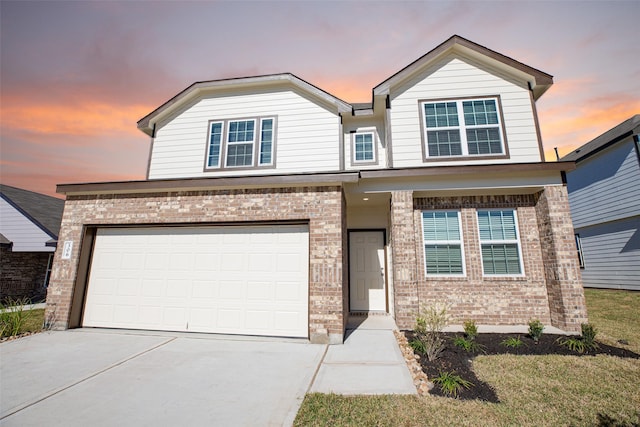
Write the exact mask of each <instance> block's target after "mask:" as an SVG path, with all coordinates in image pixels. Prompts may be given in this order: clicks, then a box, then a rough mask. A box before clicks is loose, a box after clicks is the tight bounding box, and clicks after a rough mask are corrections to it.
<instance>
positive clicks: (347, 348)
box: [310, 316, 417, 395]
mask: <svg viewBox="0 0 640 427" xmlns="http://www.w3.org/2000/svg"><path fill="white" fill-rule="evenodd" d="M394 329H397V327H396V325H395V322H394V321H393V318H391V317H390V316H368V317H367V316H352V317H351V318H350V319H349V324H348V326H347V337H346V339H345V342H344V345H333V346H329V348H328V349H327V353H326V354H325V356H324V359H323V360H322V363H321V365H320V369H319V370H318V374H317V375H316V378H315V381H314V382H313V385H312V386H311V389H310V391H311V392H318V393H337V394H346V395H352V394H416V393H417V392H416V388H415V386H414V385H413V379H412V378H411V374H410V372H409V369H408V368H407V365H406V362H405V360H404V358H403V357H402V353H401V352H400V349H399V348H398V343H397V341H396V338H395V336H394V335H393V330H394Z"/></svg>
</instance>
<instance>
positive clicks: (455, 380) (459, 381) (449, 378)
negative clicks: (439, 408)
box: [433, 372, 473, 397]
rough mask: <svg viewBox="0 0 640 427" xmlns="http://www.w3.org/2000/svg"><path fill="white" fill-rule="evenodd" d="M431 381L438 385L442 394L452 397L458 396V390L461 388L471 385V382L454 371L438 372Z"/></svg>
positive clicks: (467, 387)
mask: <svg viewBox="0 0 640 427" xmlns="http://www.w3.org/2000/svg"><path fill="white" fill-rule="evenodd" d="M433 382H434V383H436V384H438V385H440V389H441V390H442V392H443V393H444V394H446V395H448V396H453V397H458V394H459V393H460V390H462V389H463V388H466V389H469V388H471V387H472V386H473V383H471V382H469V381H467V380H465V379H463V378H462V377H460V375H456V373H455V372H440V375H438V377H437V378H434V379H433Z"/></svg>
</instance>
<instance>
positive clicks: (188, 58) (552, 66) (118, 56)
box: [0, 0, 640, 194]
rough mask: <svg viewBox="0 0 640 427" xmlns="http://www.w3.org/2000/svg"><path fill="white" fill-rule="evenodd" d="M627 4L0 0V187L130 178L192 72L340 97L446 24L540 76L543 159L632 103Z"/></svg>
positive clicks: (411, 55)
mask: <svg viewBox="0 0 640 427" xmlns="http://www.w3.org/2000/svg"><path fill="white" fill-rule="evenodd" d="M638 16H640V2H638V1H622V2H615V1H607V2H577V1H571V2H569V1H563V2H520V1H517V2H516V1H513V2H489V1H484V2H481V1H476V2H435V1H434V2H432V1H427V2H424V1H421V2H403V1H395V2H391V1H389V2H387V1H383V2H373V1H350V2H348V1H329V2H315V1H290V2H273V1H262V2H248V1H238V2H224V1H192V2H189V1H186V2H177V1H167V2H159V1H135V2H134V1H74V2H58V1H46V2H34V1H28V2H26V1H18V2H14V1H6V0H3V1H2V2H0V43H1V46H0V47H1V50H0V79H1V80H0V95H1V105H0V108H1V111H0V112H1V114H2V115H1V118H2V120H1V127H0V137H1V140H0V144H1V145H0V150H1V151H0V166H1V169H2V171H1V180H2V182H3V183H4V184H9V185H15V186H19V187H23V188H27V189H30V190H34V191H39V192H43V193H47V194H54V193H55V185H56V184H59V183H70V182H92V181H104V180H108V181H111V180H128V179H144V174H145V167H146V164H147V156H148V150H149V138H148V137H147V136H146V135H144V134H142V133H141V132H140V131H138V130H137V128H136V122H137V120H139V119H140V118H142V117H143V116H144V115H146V114H147V113H148V112H150V111H152V110H153V109H154V108H156V107H157V106H158V105H160V104H161V103H163V102H164V101H166V100H167V99H169V98H171V97H172V96H173V95H175V94H176V93H177V92H179V91H180V90H182V89H184V88H185V87H187V86H188V85H190V84H191V83H193V82H194V81H200V80H211V79H220V78H227V77H242V76H250V75H260V74H269V73H280V72H292V73H294V74H296V75H298V76H299V77H301V78H303V79H305V80H307V81H309V82H310V83H313V84H314V85H316V86H319V87H321V88H322V89H324V90H326V91H328V92H330V93H332V94H333V95H335V96H338V97H340V98H342V99H344V100H345V101H348V102H367V101H370V98H371V89H372V88H373V87H374V86H375V85H377V84H378V83H380V82H382V81H383V80H385V79H386V78H387V77H389V76H390V75H392V74H393V73H395V72H396V71H398V70H400V69H401V68H403V67H404V66H406V65H407V64H409V63H411V62H412V61H414V60H415V59H417V58H418V57H420V56H421V55H423V54H424V53H426V52H428V51H429V50H431V49H433V48H434V47H436V46H437V45H438V44H440V43H442V42H443V41H445V40H446V39H448V38H449V37H451V36H452V35H453V34H458V35H461V36H463V37H465V38H468V39H470V40H472V41H474V42H476V43H479V44H481V45H483V46H486V47H488V48H490V49H493V50H496V51H498V52H500V53H502V54H505V55H507V56H510V57H512V58H514V59H516V60H518V61H520V62H524V63H525V64H527V65H530V66H532V67H534V68H538V69H540V70H542V71H544V72H547V73H549V74H552V75H553V76H554V81H555V84H554V86H553V87H552V88H551V89H550V90H549V91H548V92H547V93H546V94H545V95H544V96H543V97H542V98H541V99H540V100H539V102H538V113H539V116H540V125H541V130H542V137H543V141H544V145H545V151H546V152H547V153H548V154H547V158H551V159H553V156H552V155H551V154H550V153H552V152H553V147H559V151H560V154H561V155H562V154H566V153H568V152H569V151H570V150H571V149H573V148H575V147H577V146H579V145H582V144H584V143H585V142H587V141H589V140H590V139H592V138H594V137H596V136H598V135H599V134H601V133H602V132H604V131H606V130H608V129H610V128H611V127H613V126H615V125H617V124H618V123H620V122H621V121H623V120H625V119H627V118H629V117H631V116H632V115H633V114H637V113H640V60H639V59H638V58H640V43H638V35H637V32H638V27H637V18H638Z"/></svg>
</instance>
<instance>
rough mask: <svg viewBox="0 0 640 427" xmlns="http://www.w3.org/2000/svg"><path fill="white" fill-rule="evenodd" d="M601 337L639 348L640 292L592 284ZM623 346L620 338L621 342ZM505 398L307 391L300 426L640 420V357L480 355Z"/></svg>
mask: <svg viewBox="0 0 640 427" xmlns="http://www.w3.org/2000/svg"><path fill="white" fill-rule="evenodd" d="M585 294H586V299H587V308H588V311H589V322H590V323H591V324H593V326H595V327H596V329H598V331H599V333H598V336H597V339H598V340H600V341H602V342H604V343H607V344H610V345H616V342H617V341H618V340H620V339H624V340H627V341H628V342H629V345H628V346H625V348H628V349H630V350H633V351H635V352H640V293H631V292H625V291H604V290H593V289H587V290H586V292H585ZM617 345H618V346H620V344H617ZM473 367H474V370H475V372H476V374H477V375H478V377H479V379H481V380H482V381H486V382H488V383H489V384H491V385H492V386H493V387H494V388H495V390H496V392H497V394H498V397H499V399H500V403H486V402H479V401H460V400H455V399H448V398H444V397H436V396H426V397H416V396H393V395H389V396H338V395H334V394H317V393H314V394H308V395H307V396H306V397H305V400H304V402H303V403H302V407H301V408H300V411H299V412H298V416H297V417H296V420H295V425H296V426H449V425H459V426H477V425H486V426H557V425H572V426H587V425H610V426H617V427H622V426H630V427H632V426H638V425H640V393H638V389H640V360H637V359H621V358H617V357H610V356H602V355H600V356H596V357H593V356H584V357H577V356H557V355H554V356H515V355H502V356H478V357H477V358H476V359H475V360H474V362H473Z"/></svg>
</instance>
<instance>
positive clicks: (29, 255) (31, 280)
mask: <svg viewBox="0 0 640 427" xmlns="http://www.w3.org/2000/svg"><path fill="white" fill-rule="evenodd" d="M49 254H50V253H49V252H12V251H11V249H9V248H4V247H3V248H1V249H0V301H2V302H4V301H6V300H7V299H8V298H11V299H20V298H29V299H31V300H32V301H38V300H41V299H43V298H44V297H45V294H46V288H45V287H44V280H45V276H46V274H47V264H48V262H49Z"/></svg>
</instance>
